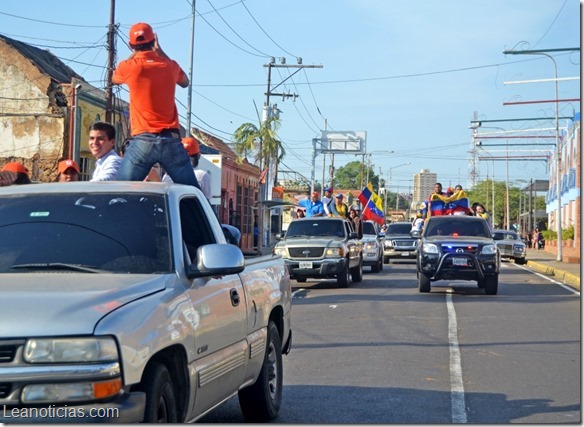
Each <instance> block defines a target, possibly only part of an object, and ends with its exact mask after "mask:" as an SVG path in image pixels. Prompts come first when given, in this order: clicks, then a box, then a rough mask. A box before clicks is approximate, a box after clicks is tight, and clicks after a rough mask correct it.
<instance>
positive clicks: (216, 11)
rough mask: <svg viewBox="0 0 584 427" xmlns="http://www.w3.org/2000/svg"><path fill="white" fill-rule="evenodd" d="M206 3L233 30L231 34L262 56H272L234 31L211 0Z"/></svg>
mask: <svg viewBox="0 0 584 427" xmlns="http://www.w3.org/2000/svg"><path fill="white" fill-rule="evenodd" d="M207 3H209V5H210V6H211V7H212V8H213V10H214V11H215V13H216V14H217V16H218V17H219V18H221V20H222V21H223V22H224V23H225V25H227V27H228V28H229V29H230V30H231V31H232V32H233V34H235V35H236V36H237V37H238V38H239V40H241V41H242V42H244V43H245V44H246V45H248V46H249V47H251V48H252V49H253V50H255V51H256V52H258V53H261V54H262V55H264V56H265V57H267V58H270V57H272V56H274V55H270V54H268V53H265V52H262V51H261V50H259V49H256V48H255V47H254V46H252V45H251V44H249V43H248V42H247V41H246V40H245V39H244V38H243V37H241V36H240V35H239V33H238V32H237V31H235V30H234V29H233V27H232V26H231V25H229V23H228V22H227V21H226V20H225V18H223V16H222V15H221V14H220V13H219V11H218V10H217V9H215V6H213V3H211V1H210V0H207Z"/></svg>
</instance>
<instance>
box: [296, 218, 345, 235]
mask: <svg viewBox="0 0 584 427" xmlns="http://www.w3.org/2000/svg"><path fill="white" fill-rule="evenodd" d="M302 236H335V237H345V228H344V227H343V221H336V220H327V219H322V220H312V219H302V220H299V221H292V222H291V223H290V225H289V226H288V231H287V232H286V237H287V238H288V237H302Z"/></svg>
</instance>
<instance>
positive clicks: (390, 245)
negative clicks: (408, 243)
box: [383, 240, 393, 248]
mask: <svg viewBox="0 0 584 427" xmlns="http://www.w3.org/2000/svg"><path fill="white" fill-rule="evenodd" d="M383 246H385V247H386V248H391V247H393V241H392V240H384V241H383Z"/></svg>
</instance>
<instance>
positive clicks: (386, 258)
mask: <svg viewBox="0 0 584 427" xmlns="http://www.w3.org/2000/svg"><path fill="white" fill-rule="evenodd" d="M383 263H384V264H389V257H388V256H384V257H383Z"/></svg>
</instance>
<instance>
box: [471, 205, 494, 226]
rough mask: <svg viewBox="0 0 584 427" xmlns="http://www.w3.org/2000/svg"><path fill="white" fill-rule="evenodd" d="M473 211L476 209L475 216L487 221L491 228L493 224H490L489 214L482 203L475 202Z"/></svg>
mask: <svg viewBox="0 0 584 427" xmlns="http://www.w3.org/2000/svg"><path fill="white" fill-rule="evenodd" d="M475 211H476V215H475V216H480V217H481V218H483V219H484V220H485V221H487V224H489V228H490V229H491V230H492V229H493V226H492V225H491V215H489V213H488V212H487V211H486V210H485V207H484V206H483V205H482V204H480V203H477V205H476V208H475Z"/></svg>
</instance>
